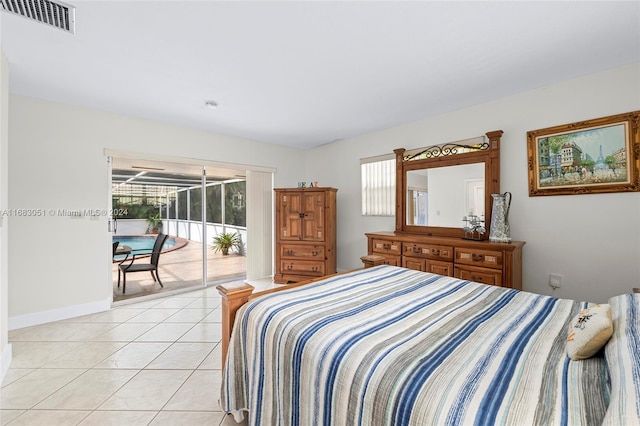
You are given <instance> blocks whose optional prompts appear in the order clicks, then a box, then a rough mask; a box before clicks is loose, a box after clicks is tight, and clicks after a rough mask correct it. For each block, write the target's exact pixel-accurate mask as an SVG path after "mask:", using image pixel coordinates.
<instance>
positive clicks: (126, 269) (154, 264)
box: [118, 234, 168, 294]
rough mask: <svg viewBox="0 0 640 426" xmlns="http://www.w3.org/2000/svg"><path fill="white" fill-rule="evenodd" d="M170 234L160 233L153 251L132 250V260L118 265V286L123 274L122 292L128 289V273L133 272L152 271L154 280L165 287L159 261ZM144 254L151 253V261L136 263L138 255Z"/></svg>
mask: <svg viewBox="0 0 640 426" xmlns="http://www.w3.org/2000/svg"><path fill="white" fill-rule="evenodd" d="M167 237H168V235H166V234H158V236H157V237H156V241H155V243H154V244H153V249H152V250H153V251H149V250H148V249H140V250H132V252H131V254H132V256H133V257H132V258H131V262H129V263H127V264H126V265H125V264H120V265H119V266H118V287H120V274H122V294H124V292H125V291H126V288H127V273H131V272H145V271H147V272H150V273H151V278H153V281H157V282H158V284H160V287H164V285H162V281H160V276H159V275H158V262H159V260H160V252H161V250H162V246H163V245H164V242H165V241H166V239H167ZM143 255H146V256H148V255H151V256H149V257H148V258H149V263H135V261H136V256H143Z"/></svg>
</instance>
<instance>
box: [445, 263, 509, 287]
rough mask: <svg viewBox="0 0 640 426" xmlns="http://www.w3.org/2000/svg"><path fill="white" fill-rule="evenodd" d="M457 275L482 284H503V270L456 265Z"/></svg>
mask: <svg viewBox="0 0 640 426" xmlns="http://www.w3.org/2000/svg"><path fill="white" fill-rule="evenodd" d="M455 277H456V278H460V279H462V280H467V281H475V282H477V283H482V284H490V285H497V286H502V271H498V270H496V269H490V268H479V267H476V266H456V267H455Z"/></svg>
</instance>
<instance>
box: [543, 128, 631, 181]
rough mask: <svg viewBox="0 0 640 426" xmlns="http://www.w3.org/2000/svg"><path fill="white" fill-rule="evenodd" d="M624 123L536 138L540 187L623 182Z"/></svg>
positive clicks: (625, 162) (624, 165)
mask: <svg viewBox="0 0 640 426" xmlns="http://www.w3.org/2000/svg"><path fill="white" fill-rule="evenodd" d="M625 130H626V129H625V125H624V124H616V125H613V126H606V127H600V128H597V129H589V130H584V131H578V132H570V133H564V134H558V135H552V136H545V137H541V138H538V140H537V143H538V172H539V176H538V179H539V186H540V187H563V186H572V185H580V186H581V185H593V184H606V183H619V182H626V181H627V180H628V176H627V151H626V144H625V134H626V132H625Z"/></svg>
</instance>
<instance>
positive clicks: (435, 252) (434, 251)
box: [431, 249, 440, 256]
mask: <svg viewBox="0 0 640 426" xmlns="http://www.w3.org/2000/svg"><path fill="white" fill-rule="evenodd" d="M431 254H432V255H434V256H440V249H431Z"/></svg>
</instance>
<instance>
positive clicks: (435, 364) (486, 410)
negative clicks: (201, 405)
mask: <svg viewBox="0 0 640 426" xmlns="http://www.w3.org/2000/svg"><path fill="white" fill-rule="evenodd" d="M244 297H245V299H246V298H248V293H247V294H245V295H244ZM243 301H244V300H243ZM609 305H610V307H611V317H612V320H613V336H612V337H611V338H610V339H609V340H608V342H607V343H606V345H605V346H604V348H603V349H602V350H600V351H599V352H597V353H596V355H594V356H592V357H590V358H587V359H584V360H579V361H574V360H571V359H569V358H568V357H567V353H566V348H565V346H566V344H567V343H566V342H567V331H568V329H569V326H570V324H572V321H575V318H576V315H578V314H579V313H580V312H581V311H582V310H584V309H585V308H589V307H590V306H591V305H590V304H589V303H586V302H580V301H573V300H563V299H557V298H553V297H549V296H543V295H537V294H533V293H528V292H523V291H518V290H513V289H507V288H501V287H496V286H488V285H483V284H479V283H475V282H469V281H463V280H460V279H456V278H452V277H445V276H440V275H434V274H430V273H425V272H419V271H414V270H409V269H404V268H398V267H393V266H386V265H385V266H377V267H374V268H367V269H362V270H357V271H352V272H349V273H345V274H339V275H335V276H332V277H329V278H326V279H323V280H320V281H317V282H313V283H310V284H306V285H300V286H295V287H293V288H288V289H286V290H283V291H276V292H270V293H268V294H265V295H263V296H261V297H259V298H255V299H254V300H250V301H248V302H247V303H244V304H242V306H239V305H238V306H236V307H235V308H233V309H234V310H235V309H237V313H235V315H233V314H232V315H231V318H230V319H229V320H227V324H226V326H227V327H231V326H232V322H233V317H234V316H235V324H233V333H232V334H231V337H230V340H229V342H228V353H227V357H226V365H225V368H224V372H223V384H222V390H221V401H220V402H221V405H222V408H223V409H224V411H225V412H227V413H230V414H233V415H234V417H235V419H236V420H237V421H240V420H241V419H242V418H243V417H244V416H247V417H248V423H249V424H250V425H320V424H323V425H416V426H424V425H466V424H469V425H471V424H477V425H494V424H503V425H600V424H603V425H640V313H639V312H638V311H639V310H640V294H635V295H634V294H631V293H630V294H627V295H621V296H618V297H615V298H612V299H611V300H610V301H609Z"/></svg>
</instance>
